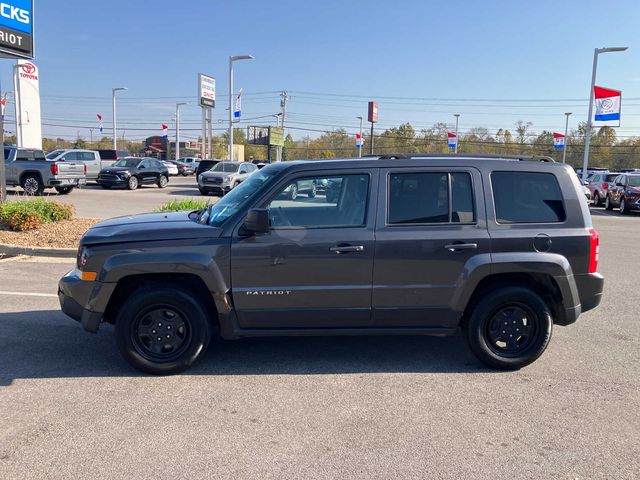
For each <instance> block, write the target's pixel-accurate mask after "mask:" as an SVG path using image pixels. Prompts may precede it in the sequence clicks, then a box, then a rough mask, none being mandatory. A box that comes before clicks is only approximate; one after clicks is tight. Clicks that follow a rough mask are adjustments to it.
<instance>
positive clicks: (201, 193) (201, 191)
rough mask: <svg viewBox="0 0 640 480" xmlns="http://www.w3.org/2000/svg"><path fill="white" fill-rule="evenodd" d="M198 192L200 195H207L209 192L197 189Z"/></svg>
mask: <svg viewBox="0 0 640 480" xmlns="http://www.w3.org/2000/svg"><path fill="white" fill-rule="evenodd" d="M198 190H199V191H200V195H209V192H207V191H206V190H203V189H201V188H199V189H198Z"/></svg>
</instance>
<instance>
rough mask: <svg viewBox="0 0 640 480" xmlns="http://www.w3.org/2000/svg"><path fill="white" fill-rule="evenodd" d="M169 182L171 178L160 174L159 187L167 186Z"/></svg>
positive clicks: (157, 183)
mask: <svg viewBox="0 0 640 480" xmlns="http://www.w3.org/2000/svg"><path fill="white" fill-rule="evenodd" d="M167 183H169V179H168V178H167V177H165V176H164V175H160V176H159V177H158V181H157V182H156V185H158V188H165V187H166V186H167Z"/></svg>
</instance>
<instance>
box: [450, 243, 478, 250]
mask: <svg viewBox="0 0 640 480" xmlns="http://www.w3.org/2000/svg"><path fill="white" fill-rule="evenodd" d="M444 248H446V249H447V250H449V251H450V252H458V251H460V250H475V249H476V248H478V244H477V243H462V242H461V243H455V242H454V243H449V244H448V245H445V246H444Z"/></svg>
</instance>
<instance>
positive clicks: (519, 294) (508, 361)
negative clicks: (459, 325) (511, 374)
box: [464, 287, 553, 370]
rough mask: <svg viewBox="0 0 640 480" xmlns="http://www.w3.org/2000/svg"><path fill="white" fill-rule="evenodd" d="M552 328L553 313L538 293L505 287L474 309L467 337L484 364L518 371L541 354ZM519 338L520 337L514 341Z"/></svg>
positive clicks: (521, 288) (491, 294) (486, 297)
mask: <svg viewBox="0 0 640 480" xmlns="http://www.w3.org/2000/svg"><path fill="white" fill-rule="evenodd" d="M521 317H522V318H521ZM524 319H526V324H525V323H524V322H523V320H524ZM503 321H504V322H505V323H504V324H503ZM503 328H504V330H502V329H503ZM552 328H553V320H552V317H551V311H550V309H549V307H548V305H547V304H546V303H545V302H544V300H542V298H540V296H539V295H538V294H536V293H535V292H533V291H532V290H529V289H528V288H524V287H504V288H499V289H497V290H494V291H492V292H490V293H489V294H487V295H484V296H483V297H482V298H481V300H480V301H479V302H478V303H477V304H476V305H475V306H474V307H473V310H472V311H471V313H470V315H469V317H468V321H467V322H466V323H465V326H464V336H465V338H466V340H467V343H468V344H469V347H470V348H471V351H472V352H473V353H474V355H475V356H476V357H477V358H478V359H479V360H480V361H481V362H482V363H484V364H485V365H488V366H490V367H492V368H496V369H500V370H518V369H520V368H522V367H525V366H527V365H529V364H530V363H532V362H534V361H535V360H536V359H537V358H538V357H539V356H540V355H542V353H543V352H544V351H545V349H546V348H547V345H548V344H549V340H550V339H551V331H552ZM523 330H524V331H525V332H528V335H527V334H526V333H523V332H522V331H523ZM516 335H520V336H519V337H517V338H513V337H514V336H516ZM507 336H508V337H507ZM503 339H504V340H503ZM510 344H511V345H510Z"/></svg>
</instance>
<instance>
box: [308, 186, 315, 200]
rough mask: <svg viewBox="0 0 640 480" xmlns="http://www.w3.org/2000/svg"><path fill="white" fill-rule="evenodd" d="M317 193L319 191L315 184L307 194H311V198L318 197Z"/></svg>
mask: <svg viewBox="0 0 640 480" xmlns="http://www.w3.org/2000/svg"><path fill="white" fill-rule="evenodd" d="M316 193H317V192H316V186H315V185H314V186H313V187H312V188H311V191H310V192H309V193H308V194H307V195H309V198H316Z"/></svg>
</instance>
